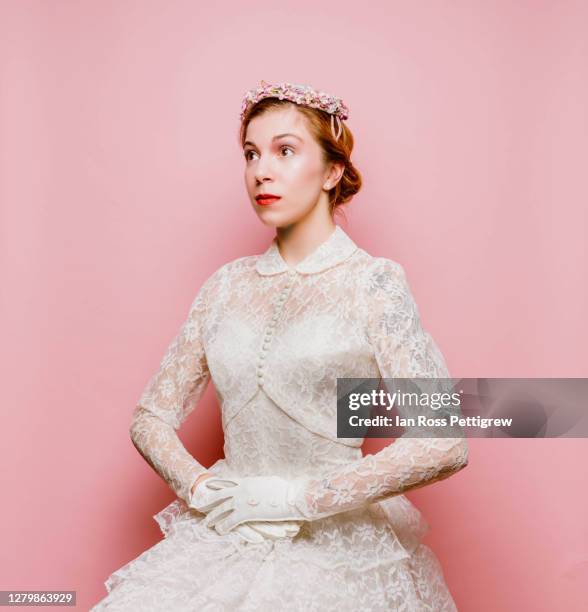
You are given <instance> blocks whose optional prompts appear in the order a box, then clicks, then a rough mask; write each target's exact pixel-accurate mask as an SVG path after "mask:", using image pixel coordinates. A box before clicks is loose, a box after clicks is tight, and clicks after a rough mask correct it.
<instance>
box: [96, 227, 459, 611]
mask: <svg viewBox="0 0 588 612" xmlns="http://www.w3.org/2000/svg"><path fill="white" fill-rule="evenodd" d="M380 376H382V377H386V378H388V377H423V378H427V377H436V378H437V377H439V378H441V377H448V376H449V375H448V372H447V368H446V365H445V362H444V359H443V356H442V354H441V352H440V351H439V349H438V348H437V346H436V345H435V343H434V341H433V339H432V338H431V336H430V335H429V334H428V333H427V332H426V331H425V330H424V329H423V328H422V326H421V323H420V318H419V313H418V310H417V307H416V304H415V302H414V299H413V297H412V294H411V292H410V289H409V286H408V283H407V281H406V276H405V274H404V270H403V268H402V266H401V265H400V264H398V263H396V262H394V261H392V260H390V259H386V258H381V257H372V256H371V255H369V254H368V253H367V252H366V251H364V250H363V249H361V248H359V247H358V246H357V245H356V244H355V243H354V242H353V241H352V240H351V238H349V236H348V235H347V234H346V233H345V232H344V231H343V230H342V229H341V228H340V227H339V226H337V227H336V229H335V231H334V232H333V234H332V235H331V237H330V238H329V239H328V240H326V241H325V242H324V243H323V244H321V245H320V246H319V247H318V248H317V249H316V250H315V251H313V252H312V253H311V254H310V255H309V256H307V257H306V258H305V259H304V260H302V261H301V262H300V263H299V264H298V265H297V266H295V267H291V266H289V265H288V264H287V263H286V262H285V261H284V260H283V258H282V257H281V255H280V252H279V249H278V247H277V243H276V241H275V240H274V241H273V242H272V244H271V245H270V247H269V248H268V249H267V250H266V252H265V253H264V254H262V255H254V256H247V257H242V258H239V259H237V260H234V261H232V262H229V263H227V264H225V265H224V266H222V267H221V268H219V269H218V270H217V271H216V272H215V273H213V274H212V275H211V276H210V277H209V278H208V279H207V280H206V282H205V283H204V284H203V286H202V287H201V289H200V290H199V291H198V293H197V296H196V298H195V299H194V301H193V303H192V304H191V306H190V308H189V311H188V313H187V317H186V319H185V321H184V323H183V324H182V326H181V328H180V330H179V332H178V334H177V335H176V337H175V338H174V339H173V340H172V341H171V343H170V344H169V346H168V349H167V351H166V353H165V355H164V357H163V359H162V361H161V364H160V367H159V369H158V370H157V372H155V374H154V375H153V376H152V377H151V379H150V380H149V382H148V384H147V386H146V388H145V390H144V391H143V393H142V395H141V397H140V399H139V402H138V405H137V406H136V409H135V411H134V414H133V421H132V425H131V429H130V433H131V437H132V440H133V443H134V444H135V446H136V447H137V449H138V450H139V452H140V453H141V454H142V456H143V457H145V459H146V460H147V461H148V462H149V464H150V465H151V466H152V467H153V469H155V470H156V471H157V473H158V474H160V476H161V477H162V478H163V479H164V480H165V481H166V482H167V483H168V484H169V486H170V487H171V488H172V489H173V490H174V492H175V493H176V495H177V496H178V498H179V499H177V500H175V501H174V502H172V504H170V505H169V506H167V507H166V508H165V509H163V510H162V511H161V512H160V513H158V514H157V515H156V516H155V519H156V520H157V522H158V524H159V525H160V527H161V529H162V532H163V534H164V536H165V539H164V540H163V541H162V542H160V543H159V544H157V545H156V546H155V547H153V548H152V549H150V550H148V551H145V553H143V555H142V556H141V557H139V558H138V559H135V560H133V561H131V562H130V563H129V564H127V566H125V567H123V568H121V569H120V570H118V571H117V572H115V573H114V574H113V575H112V576H111V577H110V578H109V579H108V580H107V582H106V583H105V584H106V586H107V589H108V590H109V592H110V595H109V596H108V597H107V598H105V600H103V602H100V604H99V605H98V606H96V607H95V608H93V610H94V611H96V610H101V609H125V607H124V604H123V602H130V601H132V602H133V605H138V602H139V601H147V600H146V599H142V598H141V597H142V596H140V595H139V592H140V590H141V589H144V588H145V585H146V584H147V583H149V584H150V585H151V584H156V583H157V582H158V581H159V584H161V582H162V581H163V582H165V581H166V580H171V578H170V576H171V572H176V575H175V578H174V585H175V586H174V587H173V588H172V589H171V591H170V593H169V598H168V600H167V601H168V604H169V602H173V604H174V606H173V607H174V609H178V610H180V609H181V610H184V609H185V610H196V609H198V610H241V611H242V610H249V609H256V610H265V609H267V610H270V609H276V608H277V609H283V610H311V609H316V610H318V609H321V610H324V609H334V607H338V609H343V610H347V609H349V610H352V609H353V610H357V609H364V610H379V609H382V610H383V609H386V610H390V609H394V610H421V609H423V610H425V609H427V610H454V609H455V606H454V603H453V600H452V598H451V595H450V594H449V591H448V589H447V587H446V586H445V583H444V579H443V575H442V571H441V568H440V566H439V564H438V562H437V560H436V559H435V557H434V555H433V553H432V552H431V551H430V550H429V549H428V548H427V547H426V546H424V545H423V544H422V543H421V542H420V540H421V538H422V536H423V535H424V533H425V532H426V529H427V524H426V522H425V520H424V519H423V518H422V516H421V514H420V513H419V511H418V510H417V509H416V508H415V507H414V506H413V505H412V504H411V503H410V502H409V501H408V499H406V497H405V496H404V495H402V493H403V492H404V491H407V490H410V489H413V488H416V487H419V486H423V485H425V484H429V483H431V482H435V481H436V480H441V479H443V478H447V477H448V476H450V475H451V474H453V473H455V472H457V471H458V470H460V469H462V468H463V467H465V465H467V446H466V443H465V440H464V439H463V438H458V437H456V438H439V439H433V438H423V437H420V438H417V437H406V438H400V439H398V440H396V441H395V442H393V443H392V444H390V445H389V446H387V447H385V448H384V449H382V450H381V451H380V452H378V453H376V454H374V455H366V456H362V453H361V449H360V446H361V445H362V443H363V438H349V439H345V438H337V435H336V420H337V419H336V404H337V402H336V397H337V387H336V385H337V377H346V378H353V377H358V378H379V377H380ZM210 380H212V381H213V383H214V387H215V391H216V395H217V399H218V402H219V405H220V408H221V415H222V424H223V430H224V435H225V447H224V450H225V458H224V459H223V460H220V461H218V462H216V463H215V464H214V465H213V466H211V467H210V468H208V470H207V469H206V468H204V466H202V465H201V464H200V463H198V462H197V461H196V460H195V459H194V458H193V457H192V456H191V455H190V454H189V453H188V452H187V451H186V449H185V447H184V446H183V445H182V443H181V441H180V439H179V438H178V436H177V430H178V429H179V427H180V426H181V424H182V423H183V422H184V421H185V419H186V418H187V417H188V415H189V414H190V413H191V412H192V411H193V410H194V408H195V407H196V405H197V403H198V400H199V399H200V397H201V396H202V394H203V393H204V390H205V388H206V385H207V384H208V382H209V381H210ZM205 471H207V472H209V473H212V474H215V475H218V476H221V477H231V476H261V475H279V476H283V477H286V478H297V477H304V478H306V479H308V487H307V488H306V489H305V490H304V495H303V497H302V498H301V499H300V500H299V501H298V506H299V508H300V509H301V510H302V511H303V513H304V514H305V516H307V517H308V519H309V520H308V522H304V525H303V528H302V529H301V530H300V532H299V534H298V535H297V536H296V537H294V538H293V539H291V540H286V541H279V542H278V543H273V542H269V541H266V542H264V543H263V545H261V544H245V545H244V544H243V543H242V542H240V541H239V540H238V538H237V537H236V534H234V533H229V534H226V535H225V536H220V535H218V534H217V533H216V532H215V531H214V530H212V529H210V528H208V527H206V526H204V525H203V523H202V519H203V518H204V516H203V515H202V514H200V513H198V512H196V511H195V510H192V509H190V508H188V506H187V504H186V502H187V500H188V496H189V491H190V487H191V485H192V484H193V482H194V481H195V479H196V478H197V477H198V476H199V475H200V474H202V473H203V472H205ZM164 551H165V552H164ZM262 561H263V566H262V565H260V563H261V562H262ZM262 567H263V568H265V569H264V570H261V568H262ZM308 567H313V568H314V570H315V575H314V576H311V575H310V574H309V572H308V571H307V569H305V568H308ZM236 568H239V571H240V572H241V574H242V575H243V576H246V575H250V576H251V580H250V581H249V582H248V583H247V584H244V585H242V587H238V586H235V585H232V583H231V576H232V575H233V571H235V570H236ZM280 568H281V569H283V570H284V571H287V572H288V573H289V574H290V577H289V578H288V581H289V582H288V581H287V583H284V584H282V586H280V584H281V583H280V581H279V580H277V578H276V572H278V571H279V570H280ZM295 568H296V571H297V572H299V574H297V575H296V580H293V579H292V576H291V571H293V569H295ZM337 568H346V570H345V572H344V576H345V578H344V583H345V588H343V589H338V590H337V589H336V588H332V587H331V585H329V584H327V583H326V582H325V584H324V585H323V586H322V587H317V584H319V582H317V576H320V575H321V574H320V572H328V571H329V570H333V569H337ZM264 572H273V573H272V574H271V576H272V579H271V580H270V578H269V577H268V575H266V574H265V573H264ZM200 573H203V574H204V575H206V576H208V577H209V578H210V579H211V580H212V577H214V580H215V581H216V583H214V580H213V582H211V581H210V580H208V581H205V582H201V581H200V577H201V576H200ZM305 577H308V582H305ZM419 581H420V582H419ZM417 583H418V584H417ZM197 585H200V587H198V588H197ZM223 589H226V590H227V593H226V594H225V595H223V594H222V593H223ZM231 589H232V590H231ZM229 592H230V593H231V595H229ZM133 597H135V599H133ZM223 597H226V598H229V597H234V599H233V600H231V601H230V603H226V602H223ZM331 604H332V605H333V608H330V607H329V605H331ZM117 606H119V607H117ZM207 606H208V607H207ZM256 606H257V607H256ZM139 607H141V609H162V610H163V609H169V608H166V607H165V606H164V605H161V607H160V608H157V607H153V608H151V607H146V608H143V607H142V606H139ZM126 609H131V608H126Z"/></svg>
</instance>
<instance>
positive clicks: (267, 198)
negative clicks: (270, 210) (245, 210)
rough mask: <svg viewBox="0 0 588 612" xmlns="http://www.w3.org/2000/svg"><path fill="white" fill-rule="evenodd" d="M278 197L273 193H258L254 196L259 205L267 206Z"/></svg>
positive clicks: (278, 197)
mask: <svg viewBox="0 0 588 612" xmlns="http://www.w3.org/2000/svg"><path fill="white" fill-rule="evenodd" d="M279 199H280V196H277V195H274V194H273V193H260V194H259V195H257V196H255V200H256V201H257V203H258V204H259V205H260V206H268V205H269V204H273V203H274V202H277V201H278V200H279Z"/></svg>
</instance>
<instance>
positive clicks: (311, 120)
mask: <svg viewBox="0 0 588 612" xmlns="http://www.w3.org/2000/svg"><path fill="white" fill-rule="evenodd" d="M286 105H290V106H294V107H295V108H296V110H298V112H300V113H302V115H304V117H305V118H306V120H307V125H308V127H309V130H310V133H311V134H312V135H313V136H314V138H315V140H316V141H317V142H318V144H319V145H320V147H321V149H322V151H323V157H324V160H325V163H329V162H337V163H340V164H342V165H343V167H344V170H343V174H342V176H341V178H340V179H339V180H338V181H337V184H336V185H335V186H334V187H333V188H332V189H330V190H329V205H330V212H331V215H334V214H335V212H336V211H337V210H339V209H340V206H341V204H345V203H346V202H348V201H349V200H351V198H352V197H353V196H354V195H355V194H356V193H357V192H358V191H359V190H360V189H361V174H360V173H359V170H358V169H357V168H356V167H355V166H354V165H353V163H352V162H351V152H352V150H353V134H352V133H351V130H350V129H349V128H348V127H347V125H346V124H345V122H344V121H341V128H342V129H341V134H340V135H339V139H338V140H335V135H334V134H333V132H332V130H331V115H330V114H329V113H327V112H326V111H323V110H320V109H318V108H312V107H309V106H301V105H298V104H295V103H294V102H290V101H289V100H280V99H279V98H264V99H263V100H260V101H259V102H257V104H254V105H253V106H252V107H251V108H250V109H249V110H248V111H247V113H246V115H245V116H244V117H243V120H242V121H241V128H240V130H239V141H240V143H241V146H243V145H244V143H245V138H246V134H247V127H248V126H249V123H250V122H251V120H252V119H254V118H255V117H258V116H259V115H262V114H263V113H265V112H267V111H269V110H271V109H278V108H281V107H284V106H286ZM335 123H336V122H335Z"/></svg>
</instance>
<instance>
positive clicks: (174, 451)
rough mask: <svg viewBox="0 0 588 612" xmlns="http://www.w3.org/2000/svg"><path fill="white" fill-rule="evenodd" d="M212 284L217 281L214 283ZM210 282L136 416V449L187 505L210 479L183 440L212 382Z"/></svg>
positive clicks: (133, 436) (133, 425)
mask: <svg viewBox="0 0 588 612" xmlns="http://www.w3.org/2000/svg"><path fill="white" fill-rule="evenodd" d="M211 278H212V277H211ZM210 283H211V279H210V278H209V279H208V280H207V281H206V282H205V283H204V285H203V286H202V288H201V289H200V291H199V292H198V295H197V296H196V298H195V300H194V301H193V303H192V305H191V306H190V310H189V313H188V316H187V318H186V319H185V321H184V323H183V324H182V326H181V328H180V330H179V332H178V333H177V335H176V336H175V338H173V340H172V341H171V342H170V344H169V346H168V348H167V350H166V352H165V355H164V357H163V359H162V360H161V363H160V367H159V369H158V371H157V372H155V374H153V376H152V377H151V379H150V380H149V383H148V384H147V386H146V388H145V389H144V391H143V393H142V395H141V397H140V399H139V402H138V404H137V406H136V408H135V410H134V413H133V419H132V423H131V427H130V436H131V440H132V441H133V444H134V445H135V447H136V448H137V450H138V451H139V453H141V455H142V456H143V457H144V458H145V460H146V461H147V462H148V463H149V465H150V466H151V467H152V468H153V469H154V470H155V471H156V472H157V473H158V474H159V475H160V476H161V477H162V478H163V479H164V480H165V481H166V482H167V483H168V485H169V486H170V487H171V488H172V489H173V490H174V492H175V493H176V495H177V496H178V497H180V498H181V499H183V500H184V501H185V502H186V503H188V500H189V499H190V495H191V491H192V489H193V486H194V485H195V484H196V480H197V479H199V478H200V476H204V475H206V474H207V471H206V468H205V467H204V466H202V465H201V464H200V463H198V461H196V459H194V457H192V455H191V454H190V453H189V452H188V451H187V450H186V448H185V447H184V445H183V444H182V441H181V440H180V438H179V437H178V435H177V433H176V432H177V430H178V429H179V428H180V425H181V424H182V423H183V421H184V420H185V419H186V418H187V417H188V415H189V414H190V413H191V412H192V410H193V409H194V408H195V406H196V404H197V402H198V401H199V399H200V398H201V396H202V394H203V393H204V391H205V389H206V386H207V384H208V382H209V380H210V372H209V370H208V366H207V363H206V355H205V352H204V347H203V343H202V322H203V318H204V314H205V311H206V307H207V294H208V291H209V287H210Z"/></svg>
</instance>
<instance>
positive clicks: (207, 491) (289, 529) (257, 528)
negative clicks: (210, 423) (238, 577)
mask: <svg viewBox="0 0 588 612" xmlns="http://www.w3.org/2000/svg"><path fill="white" fill-rule="evenodd" d="M234 486H235V481H233V480H227V479H223V478H217V477H214V476H213V477H209V478H205V479H204V480H202V481H200V482H199V483H198V484H197V485H196V487H195V488H194V492H193V494H192V497H191V498H190V503H189V504H188V505H189V507H190V508H194V509H195V510H198V511H199V512H202V513H204V514H207V513H209V512H210V511H211V510H212V509H213V508H215V507H217V506H218V505H219V504H221V503H222V502H223V500H226V499H229V498H230V494H228V493H227V491H225V489H227V488H229V487H234ZM207 524H208V522H207ZM209 526H210V527H212V525H209ZM299 530H300V523H296V522H293V521H283V522H279V523H278V522H265V521H252V522H250V523H248V524H241V525H239V526H238V527H237V528H236V529H235V531H236V532H237V533H238V534H239V535H240V536H241V537H242V538H243V539H244V540H246V541H247V542H251V543H254V544H255V543H259V542H263V541H264V539H266V538H268V539H270V540H278V539H281V538H292V537H294V536H295V535H296V534H297V533H298V531H299ZM217 532H218V530H217Z"/></svg>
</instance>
